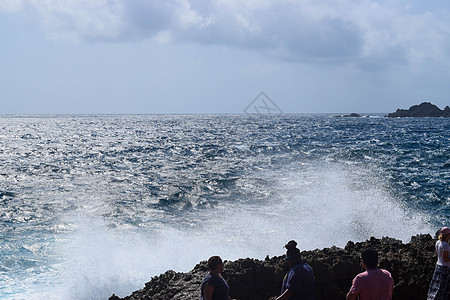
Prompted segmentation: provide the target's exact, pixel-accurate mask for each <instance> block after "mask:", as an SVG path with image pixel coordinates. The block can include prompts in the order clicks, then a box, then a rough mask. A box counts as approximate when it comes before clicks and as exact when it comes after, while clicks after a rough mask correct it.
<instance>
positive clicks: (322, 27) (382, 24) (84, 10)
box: [0, 0, 450, 69]
mask: <svg viewBox="0 0 450 300" xmlns="http://www.w3.org/2000/svg"><path fill="white" fill-rule="evenodd" d="M24 3H26V6H27V7H31V8H32V9H31V11H35V12H37V13H38V15H39V16H40V17H41V18H42V19H43V22H44V24H45V25H46V28H47V29H48V32H49V34H50V36H53V37H54V36H57V37H67V36H69V37H74V38H81V39H88V40H97V39H98V40H110V41H115V40H117V41H127V40H135V39H155V40H157V41H161V42H164V43H168V42H170V41H179V42H184V41H188V42H195V43H200V44H202V43H205V44H221V45H226V46H231V47H240V48H248V49H258V50H259V51H260V52H261V51H262V52H263V53H266V54H268V55H273V56H277V57H279V58H283V59H290V60H301V61H313V62H330V61H331V62H337V63H350V62H351V63H352V64H354V65H357V66H359V67H362V68H371V69H374V68H375V69H376V68H380V67H381V68H382V67H383V65H384V64H386V65H389V64H393V63H394V64H405V63H409V64H420V63H421V62H423V61H427V60H443V59H445V58H447V59H448V54H449V51H448V50H449V45H450V34H449V33H450V32H449V31H450V21H449V20H450V18H444V17H443V16H445V14H441V15H440V16H437V15H436V14H434V13H433V12H429V11H417V10H413V8H414V5H413V4H414V3H407V4H400V3H397V2H396V3H392V2H391V1H386V2H384V1H378V2H375V1H370V0H359V1H347V0H340V1H336V0H328V1H325V0H260V1H257V0H247V1H240V0H239V1H238V0H209V1H201V0H164V1H163V0H127V1H120V0H23V2H22V1H19V0H16V1H14V0H2V4H0V9H1V10H6V11H17V10H20V9H22V8H23V7H24ZM447 12H448V10H447Z"/></svg>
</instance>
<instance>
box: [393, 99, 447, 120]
mask: <svg viewBox="0 0 450 300" xmlns="http://www.w3.org/2000/svg"><path fill="white" fill-rule="evenodd" d="M387 117H389V118H403V117H419V118H420V117H422V118H423V117H447V118H449V117H450V107H448V106H446V107H445V108H444V110H441V109H440V108H439V107H437V106H436V105H434V104H431V103H430V102H423V103H421V104H419V105H413V106H411V107H410V108H409V109H408V110H406V109H397V111H396V112H394V113H390V114H388V115H387Z"/></svg>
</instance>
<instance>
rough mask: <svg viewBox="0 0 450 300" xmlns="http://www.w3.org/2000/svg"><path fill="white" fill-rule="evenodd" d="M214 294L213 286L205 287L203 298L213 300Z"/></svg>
mask: <svg viewBox="0 0 450 300" xmlns="http://www.w3.org/2000/svg"><path fill="white" fill-rule="evenodd" d="M213 293H214V287H213V286H212V285H205V286H204V287H203V298H205V300H212V296H213Z"/></svg>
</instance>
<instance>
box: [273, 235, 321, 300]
mask: <svg viewBox="0 0 450 300" xmlns="http://www.w3.org/2000/svg"><path fill="white" fill-rule="evenodd" d="M284 247H285V248H286V249H287V251H286V260H287V262H288V264H289V265H290V266H291V269H290V270H289V272H288V273H287V274H286V276H284V279H283V284H282V286H281V295H280V296H279V297H278V298H277V300H314V299H315V288H314V283H315V278H314V272H313V269H312V268H311V267H310V266H309V265H308V264H307V263H305V262H303V261H302V257H301V254H300V250H299V249H298V248H297V243H296V242H295V241H290V242H289V243H287V244H286V245H285V246H284Z"/></svg>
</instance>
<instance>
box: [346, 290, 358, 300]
mask: <svg viewBox="0 0 450 300" xmlns="http://www.w3.org/2000/svg"><path fill="white" fill-rule="evenodd" d="M356 297H358V295H356V294H354V293H352V292H348V294H347V297H345V299H346V300H356Z"/></svg>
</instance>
